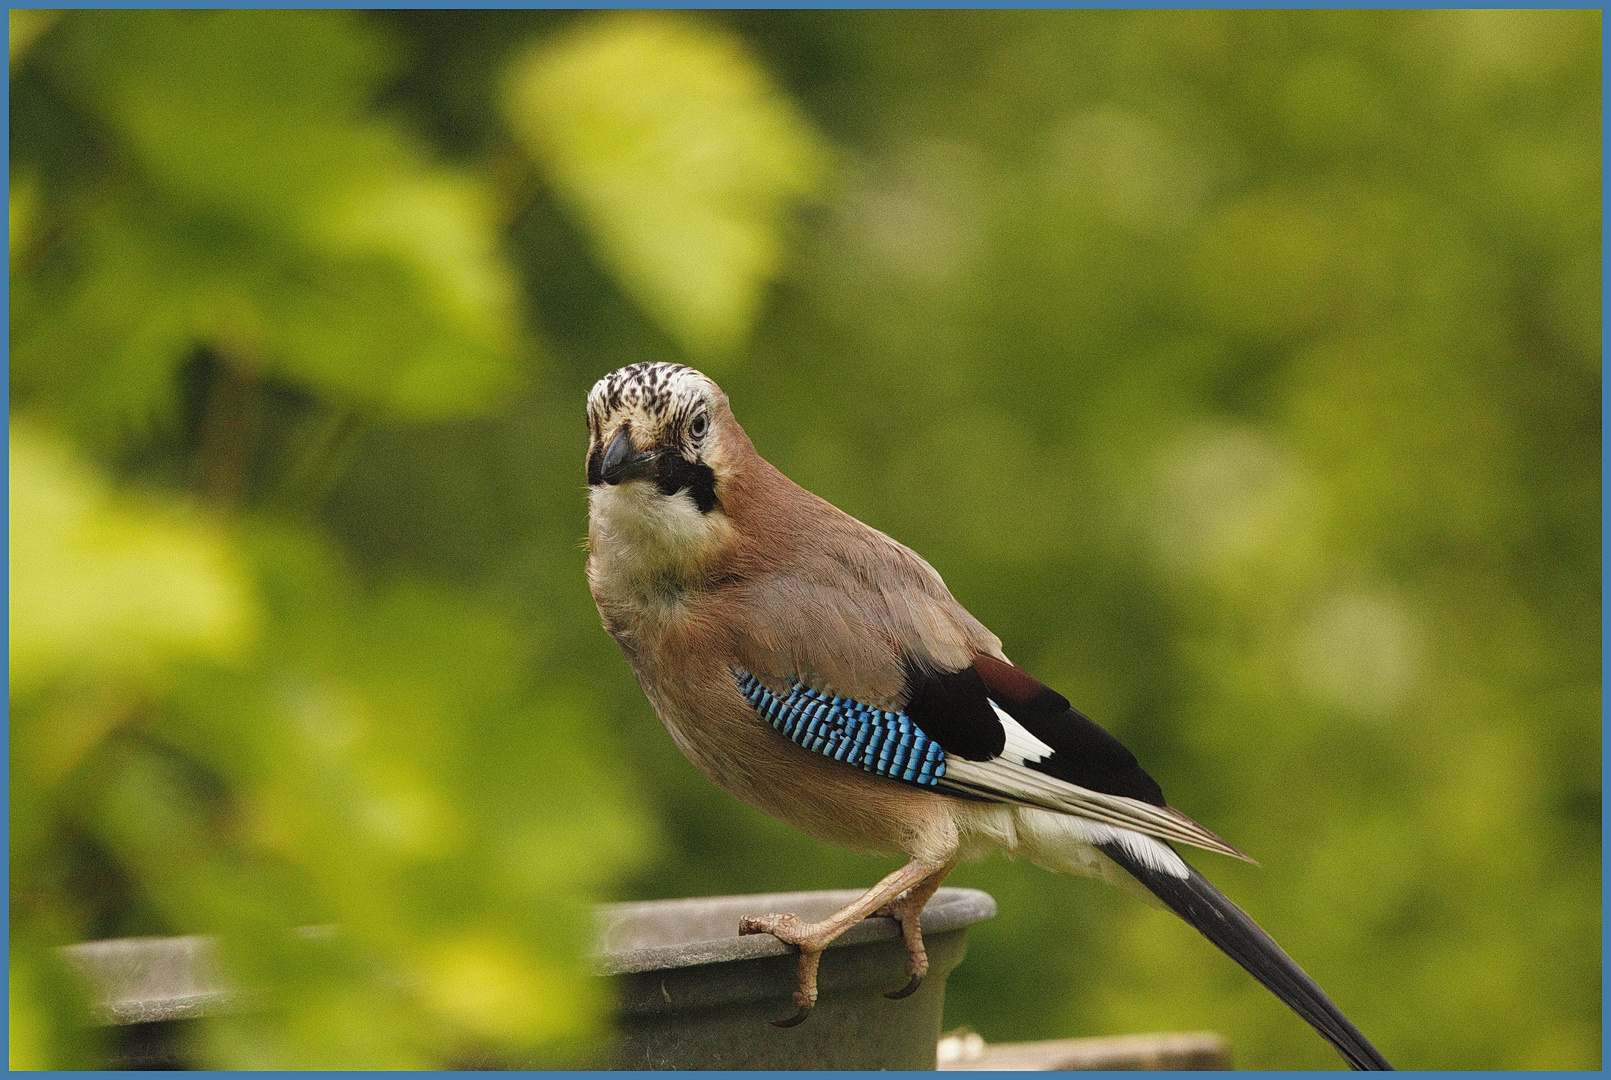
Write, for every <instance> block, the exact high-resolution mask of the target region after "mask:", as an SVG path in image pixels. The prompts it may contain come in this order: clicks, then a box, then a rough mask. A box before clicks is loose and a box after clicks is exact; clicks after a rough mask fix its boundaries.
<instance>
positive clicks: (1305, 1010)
mask: <svg viewBox="0 0 1611 1080" xmlns="http://www.w3.org/2000/svg"><path fill="white" fill-rule="evenodd" d="M587 426H588V436H589V439H588V453H587V482H588V488H589V525H588V551H589V554H588V560H587V576H588V583H589V585H590V586H591V588H592V592H593V599H594V600H595V602H597V604H598V609H599V614H600V616H601V617H602V618H603V621H604V627H605V629H606V630H608V631H609V632H610V634H611V636H613V637H614V638H615V640H616V643H617V644H619V645H620V647H621V651H622V652H623V653H625V654H626V659H627V662H628V664H630V665H631V667H632V671H633V673H634V674H635V675H636V676H637V679H638V683H639V685H641V686H642V687H643V691H644V693H645V694H646V695H647V696H648V698H649V701H650V702H651V703H652V704H653V706H654V709H655V711H656V712H657V713H658V714H659V715H660V719H661V721H662V723H664V725H665V728H666V730H667V731H668V732H669V733H670V734H671V738H672V740H673V741H674V742H675V743H676V744H677V746H678V748H679V749H681V750H682V752H683V753H684V754H686V755H687V757H688V759H689V760H690V761H691V762H693V764H694V765H695V766H696V767H697V768H698V769H699V770H700V771H701V772H703V773H704V774H705V775H706V776H707V777H709V778H710V780H711V781H713V782H714V783H715V784H716V785H717V786H718V787H720V788H722V789H723V790H725V791H727V792H728V793H730V794H732V795H734V796H736V797H737V798H739V799H742V800H743V801H744V802H747V803H749V804H750V805H751V806H754V807H756V808H758V809H760V810H762V811H764V812H765V813H767V814H770V815H771V816H772V817H775V818H777V819H779V820H781V821H785V822H788V823H789V824H791V825H793V826H795V827H797V828H799V829H801V830H803V831H804V832H806V833H808V834H809V835H811V836H813V837H816V838H818V839H820V840H824V841H827V842H829V843H832V844H837V845H839V846H841V847H844V848H848V849H850V850H853V851H861V852H874V853H881V854H894V853H901V854H904V855H905V856H906V857H907V858H909V859H910V861H909V862H908V863H907V864H906V865H905V866H903V867H902V868H901V869H899V870H896V871H895V872H894V873H892V874H890V875H889V876H888V877H886V878H884V880H882V881H880V882H879V883H878V884H877V885H874V886H873V887H872V888H871V889H869V890H868V891H867V892H866V893H865V894H864V895H863V896H862V897H860V898H859V899H858V900H856V901H855V902H854V903H852V904H850V905H849V906H848V907H846V908H844V909H843V910H841V911H839V912H837V913H835V914H834V915H831V916H829V917H828V918H826V919H824V920H822V921H821V922H817V923H809V924H808V923H805V922H804V921H802V920H801V919H800V918H799V917H797V916H795V915H789V914H770V915H759V916H756V917H753V918H746V919H744V920H743V921H742V923H741V925H740V931H739V932H740V933H745V934H759V933H766V934H772V935H774V936H776V937H777V938H779V939H781V940H783V941H785V942H788V943H790V944H792V945H794V946H796V947H797V948H798V949H799V954H800V959H799V980H798V985H797V988H796V990H795V992H794V1004H795V1006H796V1007H797V1010H798V1011H797V1012H796V1014H795V1015H794V1016H793V1017H791V1018H789V1019H787V1020H782V1021H778V1023H779V1024H780V1026H789V1025H792V1024H797V1023H799V1022H800V1021H802V1020H804V1019H805V1018H806V1016H807V1015H809V1013H810V1011H811V1009H812V1006H813V1005H814V1004H815V1002H816V999H817V962H818V959H819V958H820V957H821V955H822V951H823V949H824V948H826V947H827V945H828V944H829V942H831V941H833V940H834V939H835V938H836V937H838V936H839V935H840V934H842V933H843V932H844V931H845V930H846V929H848V928H849V927H851V926H853V925H854V924H856V923H857V922H859V921H860V920H862V919H864V918H866V917H868V916H871V915H889V916H893V917H894V918H895V919H897V920H899V922H900V926H901V931H902V936H903V938H904V941H905V945H906V949H907V953H908V963H907V974H908V975H909V976H910V981H909V982H908V984H907V985H906V987H905V988H903V989H901V990H899V991H896V992H895V993H893V994H891V995H890V996H891V997H904V996H906V995H908V994H910V993H912V992H913V991H915V990H916V989H917V987H918V985H919V984H920V983H921V981H922V979H923V976H924V975H925V974H926V972H927V970H928V961H927V958H926V956H925V954H924V951H923V939H922V934H921V931H920V929H919V924H918V916H919V914H920V913H921V912H922V910H923V906H924V904H926V903H927V902H928V900H929V898H930V897H932V896H933V895H934V892H935V890H936V889H938V888H939V887H940V883H941V882H942V881H944V880H945V877H946V875H947V874H948V873H949V872H950V871H951V868H952V867H953V866H955V865H956V863H957V862H958V860H960V859H973V858H979V857H982V856H983V855H985V854H987V853H989V852H991V851H994V850H1002V851H1006V852H1009V853H1016V854H1022V855H1024V856H1026V857H1028V858H1029V859H1031V860H1033V861H1034V862H1036V863H1038V864H1040V865H1042V866H1045V867H1047V868H1049V869H1052V870H1059V871H1065V872H1069V873H1075V874H1085V875H1091V876H1096V877H1100V878H1105V879H1108V880H1109V881H1113V882H1115V883H1121V882H1122V880H1123V879H1124V878H1125V876H1126V875H1129V876H1130V877H1132V878H1134V879H1135V880H1136V881H1138V882H1140V884H1141V885H1143V886H1145V887H1146V889H1147V890H1150V892H1151V893H1152V894H1154V895H1155V896H1156V897H1157V898H1158V899H1159V900H1161V901H1162V902H1163V903H1164V904H1165V905H1167V906H1168V907H1169V908H1171V909H1172V910H1174V911H1175V912H1176V913H1177V914H1178V915H1180V917H1181V918H1183V919H1185V920H1186V921H1187V922H1188V923H1190V924H1191V925H1192V926H1194V927H1196V928H1197V929H1198V930H1199V931H1201V932H1202V934H1203V935H1204V936H1205V937H1207V938H1208V940H1209V941H1211V942H1213V943H1214V944H1215V945H1217V946H1218V947H1219V948H1221V949H1223V950H1224V951H1225V952H1226V953H1227V954H1228V955H1229V956H1230V957H1231V958H1232V959H1233V960H1235V961H1236V962H1237V963H1238V964H1240V965H1242V967H1244V968H1246V969H1247V970H1248V971H1249V972H1250V973H1251V974H1252V975H1253V977H1254V978H1256V979H1258V980H1259V981H1260V982H1261V983H1263V984H1264V985H1265V986H1266V987H1268V988H1269V989H1270V990H1271V991H1273V992H1274V993H1275V994H1276V995H1277V996H1278V997H1279V998H1280V999H1281V1000H1282V1001H1284V1002H1286V1003H1287V1004H1288V1005H1289V1006H1290V1007H1291V1008H1292V1009H1293V1010H1294V1011H1296V1012H1297V1013H1298V1015H1299V1016H1301V1017H1303V1019H1305V1020H1306V1021H1308V1022H1309V1023H1310V1024H1311V1025H1312V1026H1313V1027H1314V1028H1315V1030H1316V1031H1318V1032H1319V1033H1320V1034H1321V1035H1322V1036H1323V1037H1324V1038H1325V1039H1326V1040H1327V1041H1329V1042H1330V1043H1331V1044H1332V1045H1333V1046H1334V1047H1336V1048H1337V1050H1338V1051H1339V1052H1340V1053H1341V1054H1342V1056H1343V1057H1344V1058H1346V1059H1347V1061H1348V1064H1349V1065H1351V1066H1352V1067H1354V1068H1356V1069H1390V1068H1391V1067H1392V1066H1390V1065H1389V1064H1388V1063H1387V1061H1386V1059H1384V1058H1383V1057H1382V1055H1381V1054H1380V1053H1378V1052H1377V1050H1376V1048H1375V1047H1373V1046H1372V1045H1371V1044H1370V1042H1369V1041H1367V1040H1366V1039H1365V1037H1364V1036H1363V1035H1361V1034H1360V1032H1359V1030H1358V1029H1357V1028H1355V1027H1354V1025H1353V1024H1352V1023H1350V1022H1349V1020H1348V1018H1347V1017H1345V1016H1344V1015H1343V1014H1342V1012H1341V1011H1340V1010H1339V1009H1338V1008H1337V1006H1336V1005H1334V1004H1332V1002H1331V1000H1330V999H1329V998H1328V997H1326V995H1325V993H1324V992H1322V991H1321V989H1320V987H1319V986H1317V985H1316V984H1315V982H1314V980H1313V979H1311V978H1309V976H1308V975H1306V974H1305V973H1304V971H1303V970H1302V969H1301V968H1300V967H1298V965H1297V964H1296V963H1295V962H1294V961H1293V960H1292V959H1291V958H1290V957H1289V956H1287V954H1286V953H1285V952H1283V951H1282V950H1281V948H1280V946H1278V945H1277V944H1276V943H1275V942H1274V941H1273V940H1272V939H1271V938H1270V936H1269V935H1268V934H1266V933H1265V932H1264V931H1263V930H1262V929H1260V928H1259V927H1258V925H1257V924H1255V923H1254V922H1253V920H1252V919H1250V918H1249V917H1248V916H1247V915H1246V914H1245V913H1244V912H1243V911H1242V910H1241V908H1239V907H1237V906H1236V905H1235V904H1234V903H1232V902H1231V901H1230V900H1229V899H1227V898H1226V897H1225V895H1224V894H1223V893H1221V892H1220V891H1219V890H1218V889H1216V888H1215V887H1214V886H1213V885H1211V884H1209V883H1208V881H1207V880H1206V879H1204V878H1203V876H1202V875H1201V874H1199V873H1198V872H1197V871H1196V870H1194V869H1192V868H1191V867H1190V866H1188V865H1187V864H1186V863H1185V862H1184V861H1183V860H1182V859H1181V858H1180V856H1179V855H1178V854H1177V853H1176V852H1175V850H1174V848H1173V847H1171V842H1173V843H1181V844H1189V845H1192V846H1194V847H1199V848H1204V849H1206V850H1209V851H1217V852H1220V853H1222V854H1225V855H1230V856H1233V857H1236V858H1242V859H1245V858H1247V856H1245V855H1243V854H1242V853H1241V852H1240V851H1238V850H1237V849H1236V848H1234V847H1232V846H1231V845H1230V844H1228V843H1226V842H1225V841H1224V840H1221V839H1220V838H1219V837H1218V836H1215V835H1214V834H1213V833H1211V832H1209V831H1208V830H1207V829H1205V828H1203V827H1202V826H1201V825H1199V824H1197V823H1196V822H1195V821H1193V820H1192V819H1190V818H1188V817H1187V816H1186V815H1185V814H1182V813H1181V812H1180V811H1178V810H1176V809H1174V808H1173V807H1171V806H1169V805H1168V804H1167V803H1166V802H1165V801H1164V797H1163V792H1162V791H1160V790H1159V787H1158V785H1157V783H1156V782H1155V781H1154V780H1153V779H1152V777H1150V776H1148V775H1147V774H1146V773H1145V772H1143V771H1142V769H1141V767H1140V765H1138V764H1137V762H1136V759H1135V757H1134V755H1132V754H1131V753H1130V752H1129V751H1128V750H1126V749H1125V748H1124V746H1123V745H1121V744H1120V743H1119V741H1118V740H1117V739H1115V738H1114V737H1113V736H1112V735H1110V734H1108V733H1107V732H1106V731H1104V730H1103V729H1102V728H1100V727H1098V726H1097V725H1096V724H1095V723H1094V722H1092V721H1091V720H1090V719H1089V718H1088V717H1086V716H1085V715H1084V714H1083V713H1081V712H1079V710H1077V709H1075V708H1073V707H1072V706H1071V705H1070V704H1069V703H1068V701H1067V700H1066V699H1064V698H1063V697H1062V695H1060V694H1058V693H1057V692H1056V691H1054V690H1051V689H1049V688H1047V687H1045V686H1043V685H1041V684H1040V683H1039V682H1037V681H1036V680H1035V679H1034V678H1032V677H1031V676H1030V675H1028V674H1027V673H1026V672H1024V671H1023V670H1022V669H1020V668H1018V667H1016V666H1015V665H1013V664H1012V662H1011V661H1009V660H1008V659H1007V657H1006V654H1005V653H1003V652H1002V648H1001V641H1000V640H999V639H998V638H997V637H996V635H994V634H992V633H991V632H990V631H989V630H987V629H985V627H984V626H982V625H981V624H980V623H979V621H978V620H977V619H975V618H974V617H973V616H972V615H970V614H968V612H967V611H966V609H964V608H963V607H962V605H960V604H958V603H957V602H956V600H954V599H952V597H951V594H950V592H948V591H947V590H946V587H945V583H944V582H942V581H941V580H940V575H939V574H937V573H936V572H935V571H934V569H933V567H931V566H929V564H928V563H926V562H924V561H923V560H922V559H921V558H920V557H918V556H917V555H916V554H915V553H914V552H912V551H910V550H909V549H907V548H905V547H903V546H902V545H901V544H899V543H897V542H896V541H894V540H892V539H891V538H890V537H888V536H885V535H884V534H883V533H881V532H879V531H878V530H876V529H873V528H870V527H869V526H867V525H864V524H862V523H861V522H860V521H857V520H856V519H855V518H853V517H851V516H850V515H849V514H846V513H844V512H843V511H841V510H839V509H837V508H836V507H834V506H832V505H830V504H829V503H827V502H825V501H824V500H822V499H820V498H818V497H817V496H815V495H813V494H811V493H810V492H808V491H806V490H804V489H803V488H800V487H799V486H797V485H796V484H794V483H793V482H792V481H790V480H789V479H788V478H787V477H785V476H784V475H783V474H782V473H781V472H779V471H778V470H777V469H775V468H773V467H772V466H771V465H770V464H768V463H767V462H766V460H765V459H763V458H762V457H761V456H760V454H758V453H757V452H756V450H755V447H754V445H753V444H751V442H750V439H749V437H748V436H747V435H746V434H745V433H744V429H743V428H741V427H739V425H738V421H737V420H735V419H734V418H733V413H732V410H731V408H730V407H729V405H728V402H727V397H726V395H725V394H723V393H722V391H721V389H720V388H718V387H717V385H716V384H715V383H714V382H712V381H711V380H710V379H708V378H706V377H705V376H704V375H702V374H700V373H699V372H697V371H695V370H693V369H692V368H688V367H684V366H681V365H678V364H664V363H643V364H634V365H632V366H631V367H625V368H622V369H620V370H619V371H614V372H611V373H610V374H609V375H606V376H605V377H604V378H602V379H600V380H599V381H598V383H597V384H596V385H595V386H594V387H593V389H592V392H591V393H589V394H588V398H587ZM1250 861H1251V860H1250Z"/></svg>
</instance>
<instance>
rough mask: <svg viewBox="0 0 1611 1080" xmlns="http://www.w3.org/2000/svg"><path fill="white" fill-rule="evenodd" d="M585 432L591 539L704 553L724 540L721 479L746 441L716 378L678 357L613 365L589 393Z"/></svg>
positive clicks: (642, 551)
mask: <svg viewBox="0 0 1611 1080" xmlns="http://www.w3.org/2000/svg"><path fill="white" fill-rule="evenodd" d="M587 431H588V446H587V483H588V489H589V492H590V499H589V501H590V503H591V506H592V516H593V520H594V526H595V531H598V530H599V529H600V528H602V530H603V532H604V533H606V534H607V537H602V538H601V537H597V536H596V537H595V542H597V541H598V540H600V539H609V540H614V541H617V542H620V543H629V544H632V545H633V546H634V547H635V548H637V549H638V550H637V555H638V557H639V558H651V559H652V558H654V557H656V556H658V557H659V559H665V558H671V559H674V560H677V561H684V560H688V559H693V560H694V561H702V558H703V556H705V555H709V554H711V553H712V552H713V549H714V548H715V547H716V546H718V545H719V544H720V543H721V542H722V541H723V540H724V538H725V535H726V531H727V519H726V515H725V513H724V510H723V506H722V497H723V493H724V484H725V481H726V480H727V479H728V478H729V477H730V475H731V473H732V471H733V469H734V466H735V462H736V461H738V460H739V459H740V458H741V457H742V456H743V454H744V451H745V450H746V449H751V448H750V447H749V440H748V438H747V437H746V436H745V435H744V432H743V430H742V429H741V428H739V426H738V422H737V421H735V420H734V419H733V413H732V410H731V409H730V408H729V407H728V404H727V395H725V394H723V393H722V391H721V388H720V387H718V386H717V385H716V384H715V383H714V382H712V381H711V380H710V379H708V378H706V377H705V376H704V375H702V374H700V373H699V372H697V371H695V370H694V369H693V368H690V367H684V366H683V365H681V364H656V363H644V364H633V365H632V366H631V367H624V368H621V369H619V370H617V371H612V372H610V373H609V374H608V375H606V376H604V378H602V379H600V380H599V381H598V382H597V383H595V384H594V385H593V389H592V391H591V392H590V393H589V394H588V395H587ZM752 452H753V451H752ZM656 561H658V560H656Z"/></svg>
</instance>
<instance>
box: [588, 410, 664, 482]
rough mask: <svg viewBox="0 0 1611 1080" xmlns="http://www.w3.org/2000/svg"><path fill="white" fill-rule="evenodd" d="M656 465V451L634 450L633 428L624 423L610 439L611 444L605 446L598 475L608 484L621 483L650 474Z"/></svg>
mask: <svg viewBox="0 0 1611 1080" xmlns="http://www.w3.org/2000/svg"><path fill="white" fill-rule="evenodd" d="M654 465H655V453H654V451H653V450H644V451H641V452H640V451H638V450H634V449H633V448H632V429H631V427H630V425H627V424H622V425H621V427H620V428H619V429H618V430H617V431H616V433H615V438H613V439H611V440H610V445H609V446H607V447H605V448H604V457H603V458H602V459H600V461H599V472H598V476H599V479H600V480H602V481H603V482H604V483H606V484H619V483H622V482H623V481H626V480H636V479H637V478H638V477H641V476H648V475H650V474H651V473H653V472H654Z"/></svg>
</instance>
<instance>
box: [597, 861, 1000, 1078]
mask: <svg viewBox="0 0 1611 1080" xmlns="http://www.w3.org/2000/svg"><path fill="white" fill-rule="evenodd" d="M858 895H860V894H859V893H858V892H857V891H855V890H845V891H836V892H802V893H768V894H761V895H756V896H719V897H702V898H698V899H692V900H660V901H653V902H649V903H639V904H612V905H609V906H607V907H605V908H602V909H601V910H600V913H599V919H600V944H601V952H600V956H599V964H600V968H601V970H602V971H603V972H604V973H605V974H606V975H609V976H611V977H612V981H613V982H614V983H615V988H616V991H617V1006H616V1015H617V1020H618V1022H619V1026H620V1032H621V1034H620V1038H619V1041H618V1043H617V1045H616V1049H615V1052H614V1056H613V1060H612V1062H611V1064H612V1065H613V1066H614V1067H615V1068H621V1069H933V1068H934V1066H935V1047H936V1045H937V1043H938V1042H939V1037H940V1020H941V1012H942V1010H943V1007H944V1004H945V982H946V978H947V976H949V975H950V973H951V970H952V969H953V968H955V967H956V966H957V965H958V964H959V963H961V962H962V956H963V953H964V952H965V951H966V947H967V946H966V940H965V938H966V933H967V927H968V926H969V925H971V924H973V923H976V922H981V921H983V920H985V919H988V918H990V917H992V916H993V915H995V913H996V902H995V901H994V900H992V899H991V898H990V896H989V895H988V894H986V893H982V892H979V891H978V890H976V889H941V890H940V891H939V892H938V893H937V894H936V895H935V897H934V899H933V900H931V901H930V902H929V905H928V907H927V908H926V909H925V910H924V912H923V939H924V943H925V945H926V947H927V949H928V954H929V975H928V978H927V979H926V980H925V981H924V983H923V987H922V989H920V990H918V991H917V993H915V994H913V995H912V996H911V997H908V998H905V999H903V1000H900V1001H891V1000H889V999H888V998H886V997H884V995H885V994H886V993H888V992H890V991H893V990H898V989H900V988H901V987H902V986H904V985H905V984H906V949H905V946H904V945H902V943H901V940H900V931H899V929H898V928H897V926H896V923H895V920H893V919H888V918H877V919H867V920H865V921H863V922H862V923H860V924H859V925H857V926H854V927H852V928H851V929H850V930H848V931H846V932H845V934H844V935H843V936H842V937H841V938H840V939H839V940H838V941H836V942H834V943H833V945H831V946H829V948H828V951H827V952H826V953H824V954H823V957H822V966H821V969H820V971H819V974H818V987H819V989H820V994H819V996H818V998H817V1007H816V1009H815V1010H814V1011H813V1012H812V1014H811V1016H810V1018H809V1019H807V1020H806V1022H805V1023H803V1024H801V1025H799V1026H798V1027H793V1028H777V1027H774V1026H772V1023H771V1021H773V1020H777V1019H780V1018H782V1017H785V1016H791V1015H793V1013H794V1006H793V1004H792V1003H791V1002H790V995H791V994H792V993H793V992H794V986H795V972H796V956H797V954H796V952H795V950H794V948H793V947H792V946H788V945H784V944H783V943H782V942H780V941H778V940H777V939H776V938H774V937H772V936H771V935H769V934H758V935H753V936H746V937H739V936H738V920H739V919H740V918H741V917H742V916H744V915H764V914H767V913H769V912H775V911H790V912H794V913H795V914H797V915H799V916H800V917H801V918H803V919H805V920H806V921H808V922H810V921H815V920H817V919H821V918H823V917H825V916H827V915H829V914H831V913H833V912H834V911H837V910H838V909H839V908H841V907H843V906H844V905H845V904H848V903H849V902H850V901H851V900H854V899H855V898H856V897H857V896H858Z"/></svg>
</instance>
